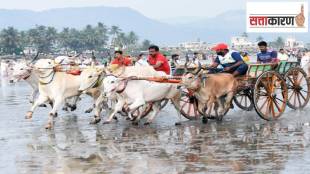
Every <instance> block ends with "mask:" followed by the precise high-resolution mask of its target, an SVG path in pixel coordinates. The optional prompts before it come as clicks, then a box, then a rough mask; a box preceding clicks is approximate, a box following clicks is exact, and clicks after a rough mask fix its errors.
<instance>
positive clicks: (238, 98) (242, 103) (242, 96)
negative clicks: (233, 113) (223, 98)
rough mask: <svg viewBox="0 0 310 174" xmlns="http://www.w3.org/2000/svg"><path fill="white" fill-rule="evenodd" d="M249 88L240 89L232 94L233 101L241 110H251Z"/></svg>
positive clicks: (252, 105)
mask: <svg viewBox="0 0 310 174" xmlns="http://www.w3.org/2000/svg"><path fill="white" fill-rule="evenodd" d="M252 93H253V92H252V90H251V89H245V90H240V91H238V93H237V94H236V95H235V96H234V98H233V100H234V103H235V104H236V105H237V106H238V107H239V108H240V109H242V110H245V111H251V110H253V108H254V104H253V100H252V98H253V94H252Z"/></svg>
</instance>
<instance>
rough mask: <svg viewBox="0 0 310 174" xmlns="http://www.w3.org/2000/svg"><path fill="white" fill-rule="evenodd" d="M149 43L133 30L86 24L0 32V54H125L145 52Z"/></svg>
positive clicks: (11, 28) (7, 29) (14, 29)
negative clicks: (29, 51) (117, 51)
mask: <svg viewBox="0 0 310 174" xmlns="http://www.w3.org/2000/svg"><path fill="white" fill-rule="evenodd" d="M150 45H151V41H149V40H143V41H142V42H139V37H138V35H137V34H136V33H135V32H134V31H130V32H128V33H126V32H124V31H123V30H122V29H121V28H119V27H118V26H111V27H108V26H106V25H104V24H103V23H101V22H99V23H98V24H97V25H95V26H93V25H86V26H85V27H84V28H83V29H76V28H68V27H67V28H63V29H62V30H61V31H58V30H57V29H56V28H55V27H50V26H43V25H37V26H35V27H33V28H30V29H28V30H25V31H20V30H18V29H16V28H14V27H7V28H4V29H2V30H1V31H0V54H1V55H7V54H9V55H12V54H15V55H20V54H23V50H24V49H25V48H34V49H36V50H37V51H38V52H40V53H46V54H49V53H58V52H60V51H64V52H67V53H68V52H71V51H75V52H78V53H81V52H83V51H86V50H92V51H93V50H95V51H105V50H109V49H112V47H113V49H114V48H115V47H118V48H120V49H125V50H127V51H129V50H134V49H140V50H146V49H147V48H148V46H150Z"/></svg>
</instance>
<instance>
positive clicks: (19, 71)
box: [12, 61, 77, 111]
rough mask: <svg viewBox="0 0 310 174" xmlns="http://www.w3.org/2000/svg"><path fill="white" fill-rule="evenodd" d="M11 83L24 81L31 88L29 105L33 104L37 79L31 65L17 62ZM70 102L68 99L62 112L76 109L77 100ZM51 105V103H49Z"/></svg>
mask: <svg viewBox="0 0 310 174" xmlns="http://www.w3.org/2000/svg"><path fill="white" fill-rule="evenodd" d="M13 69H14V70H13V75H12V77H13V79H12V80H13V81H20V80H25V81H26V82H27V83H28V84H29V85H30V86H31V88H32V93H31V98H30V103H34V101H35V100H36V98H37V96H38V95H39V79H38V77H37V75H36V73H35V72H34V70H33V67H32V65H31V64H27V62H25V61H23V62H19V63H16V64H15V66H14V67H13ZM71 100H72V101H73V102H74V103H72V101H69V100H68V99H67V100H66V105H65V107H64V108H63V109H64V110H68V107H70V108H71V111H73V110H75V109H76V101H77V98H73V99H71ZM50 104H51V105H52V103H50ZM40 106H44V107H46V105H45V104H42V105H40Z"/></svg>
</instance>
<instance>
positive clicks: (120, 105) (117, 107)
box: [103, 99, 125, 124]
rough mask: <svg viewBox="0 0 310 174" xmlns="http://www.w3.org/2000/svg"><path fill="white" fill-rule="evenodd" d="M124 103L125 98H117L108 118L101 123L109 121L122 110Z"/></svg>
mask: <svg viewBox="0 0 310 174" xmlns="http://www.w3.org/2000/svg"><path fill="white" fill-rule="evenodd" d="M124 104H125V100H122V99H120V100H118V101H117V103H116V105H115V106H114V109H112V111H111V113H110V115H109V117H108V119H107V120H106V121H105V122H104V123H103V124H108V123H110V122H111V120H112V119H113V117H114V116H115V114H116V113H117V112H119V111H121V110H122V108H123V106H124Z"/></svg>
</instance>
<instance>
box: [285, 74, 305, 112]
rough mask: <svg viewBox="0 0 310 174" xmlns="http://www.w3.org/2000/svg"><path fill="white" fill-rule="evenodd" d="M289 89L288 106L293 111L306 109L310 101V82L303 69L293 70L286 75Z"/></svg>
mask: <svg viewBox="0 0 310 174" xmlns="http://www.w3.org/2000/svg"><path fill="white" fill-rule="evenodd" d="M285 80H286V84H287V88H288V100H287V106H288V107H290V108H292V109H302V108H304V107H305V106H306V105H307V103H308V102H309V99H310V90H309V89H310V81H309V79H308V78H307V74H306V73H305V71H304V70H303V69H301V68H291V69H290V70H289V71H288V72H287V73H286V74H285Z"/></svg>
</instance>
